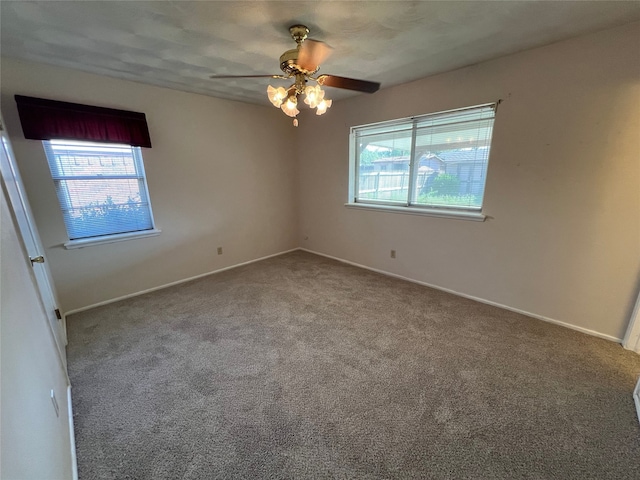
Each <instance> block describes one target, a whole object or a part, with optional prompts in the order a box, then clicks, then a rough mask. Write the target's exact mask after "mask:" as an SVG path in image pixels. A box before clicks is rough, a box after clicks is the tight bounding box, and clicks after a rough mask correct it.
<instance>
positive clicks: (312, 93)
mask: <svg viewBox="0 0 640 480" xmlns="http://www.w3.org/2000/svg"><path fill="white" fill-rule="evenodd" d="M306 78H309V77H306ZM306 78H305V76H304V75H296V82H295V83H294V84H293V85H291V86H290V87H289V88H288V89H285V88H283V87H279V88H275V87H272V86H271V85H269V86H268V87H267V96H268V97H269V101H270V102H271V103H272V104H273V106H274V107H276V108H280V109H281V110H282V111H283V112H284V113H285V115H288V116H290V117H293V125H294V126H296V127H297V126H298V119H297V118H296V116H297V115H298V114H299V113H300V110H298V96H300V95H304V103H306V104H307V105H309V107H310V108H315V109H316V115H323V114H324V113H326V111H327V109H328V108H329V107H331V104H332V103H333V101H332V100H329V99H327V98H324V90H322V88H321V87H320V85H315V86H311V85H305V84H306V81H307V80H306ZM312 80H313V79H312Z"/></svg>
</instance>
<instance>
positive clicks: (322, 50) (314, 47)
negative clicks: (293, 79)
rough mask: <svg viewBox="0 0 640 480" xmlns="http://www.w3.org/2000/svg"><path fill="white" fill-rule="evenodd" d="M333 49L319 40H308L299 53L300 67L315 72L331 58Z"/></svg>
mask: <svg viewBox="0 0 640 480" xmlns="http://www.w3.org/2000/svg"><path fill="white" fill-rule="evenodd" d="M332 51H333V48H332V47H330V46H329V45H327V44H326V43H324V42H320V41H318V40H310V39H308V40H306V41H305V42H304V43H303V44H302V46H301V47H300V52H299V53H298V66H299V67H301V68H303V69H304V70H308V71H310V72H314V71H315V70H317V69H318V67H319V66H320V64H321V63H322V62H324V61H325V60H326V59H327V58H329V56H330V55H331V52H332Z"/></svg>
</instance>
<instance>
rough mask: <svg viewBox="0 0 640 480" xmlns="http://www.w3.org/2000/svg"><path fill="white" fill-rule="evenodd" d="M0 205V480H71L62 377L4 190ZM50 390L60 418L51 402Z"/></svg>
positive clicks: (62, 373)
mask: <svg viewBox="0 0 640 480" xmlns="http://www.w3.org/2000/svg"><path fill="white" fill-rule="evenodd" d="M0 203H1V208H2V220H1V223H0V232H1V237H2V238H1V239H0V262H1V265H2V269H1V270H2V275H1V277H0V292H1V294H0V296H1V297H2V298H1V305H2V307H1V308H2V310H1V325H0V329H1V331H2V336H1V340H0V365H1V372H0V392H1V393H0V403H1V404H2V414H1V418H0V445H1V446H2V452H1V453H0V455H1V456H2V461H1V462H0V464H1V466H0V478H2V479H6V480H28V479H34V480H45V479H55V480H62V479H70V478H72V457H71V443H70V432H69V415H68V406H67V376H66V374H65V372H64V369H63V366H62V363H61V362H60V358H59V356H58V354H57V350H56V346H55V344H54V341H53V336H52V334H51V331H50V329H49V326H48V320H47V317H46V314H45V312H44V309H43V306H42V303H41V302H40V299H39V297H38V293H37V290H36V287H35V283H34V282H35V279H34V278H33V274H32V272H31V268H30V266H29V264H28V261H27V256H26V253H25V252H24V251H23V249H22V245H21V243H20V242H19V240H18V235H17V232H16V228H15V225H14V223H13V220H12V218H11V214H10V213H9V208H8V205H7V198H6V196H5V192H4V188H3V190H2V198H1V200H0ZM52 389H53V390H54V392H55V395H56V399H57V401H58V406H59V408H60V410H59V416H56V413H55V410H54V408H53V404H52V402H51V398H50V391H51V390H52Z"/></svg>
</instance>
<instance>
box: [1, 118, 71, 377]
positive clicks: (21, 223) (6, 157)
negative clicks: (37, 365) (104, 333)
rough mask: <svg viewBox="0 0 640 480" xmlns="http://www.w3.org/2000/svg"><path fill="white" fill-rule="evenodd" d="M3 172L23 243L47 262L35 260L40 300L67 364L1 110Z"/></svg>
mask: <svg viewBox="0 0 640 480" xmlns="http://www.w3.org/2000/svg"><path fill="white" fill-rule="evenodd" d="M0 175H1V176H2V181H3V184H4V186H5V188H6V190H7V197H8V201H9V208H10V209H11V211H12V212H13V215H14V216H15V219H16V226H17V227H18V231H19V234H20V236H21V237H22V241H23V244H24V246H25V249H26V251H27V255H28V256H29V257H30V258H35V257H38V256H42V257H43V258H44V263H33V262H32V267H33V273H34V276H35V279H36V285H37V287H38V291H39V294H40V300H41V301H42V304H43V306H44V309H45V312H46V313H47V318H48V320H49V322H48V323H49V327H50V329H51V334H52V335H53V339H54V341H55V344H56V346H57V347H58V348H57V350H58V354H59V356H60V359H61V360H62V364H63V365H64V366H65V368H66V365H67V355H66V351H65V347H66V345H67V329H66V322H65V319H64V315H63V314H62V313H61V312H60V310H59V309H58V305H59V304H60V303H59V302H58V296H57V293H56V290H55V286H54V284H53V280H52V276H51V271H50V270H49V266H48V263H47V260H46V257H45V255H44V252H45V250H44V248H43V247H42V242H41V240H40V235H39V233H38V228H37V227H36V224H35V221H34V219H33V213H32V211H31V207H30V205H29V200H28V199H27V196H26V193H25V189H24V184H23V183H22V179H21V177H20V171H19V169H18V165H17V164H16V160H15V156H14V154H13V149H12V148H11V141H10V139H9V135H8V134H7V131H6V130H5V128H4V121H3V118H2V114H1V113H0Z"/></svg>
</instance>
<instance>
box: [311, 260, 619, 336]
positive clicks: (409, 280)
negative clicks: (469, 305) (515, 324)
mask: <svg viewBox="0 0 640 480" xmlns="http://www.w3.org/2000/svg"><path fill="white" fill-rule="evenodd" d="M300 250H304V251H305V252H309V253H313V254H315V255H320V256H322V257H327V258H330V259H332V260H337V261H338V262H342V263H347V264H349V265H353V266H354V267H359V268H364V269H366V270H371V271H372V272H376V273H381V274H383V275H387V276H389V277H394V278H399V279H401V280H406V281H408V282H412V283H417V284H418V285H423V286H425V287H429V288H435V289H436V290H441V291H443V292H447V293H452V294H454V295H457V296H459V297H464V298H468V299H470V300H475V301H476V302H480V303H485V304H487V305H492V306H494V307H499V308H503V309H505V310H509V311H511V312H515V313H520V314H522V315H526V316H528V317H532V318H535V319H538V320H542V321H544V322H549V323H553V324H556V325H561V326H563V327H566V328H570V329H571V330H577V331H578V332H582V333H586V334H587V335H592V336H594V337H599V338H603V339H605V340H609V341H611V342H616V343H620V342H622V339H621V338H617V337H614V336H612V335H606V334H604V333H600V332H596V331H595V330H589V329H588V328H584V327H579V326H577V325H572V324H570V323H566V322H562V321H560V320H555V319H553V318H549V317H545V316H542V315H538V314H536V313H531V312H527V311H525V310H521V309H519V308H513V307H509V306H508V305H503V304H501V303H497V302H493V301H491V300H486V299H484V298H479V297H474V296H472V295H467V294H465V293H460V292H456V291H455V290H451V289H449V288H444V287H440V286H438V285H433V284H431V283H427V282H423V281H420V280H415V279H413V278H409V277H404V276H402V275H398V274H396V273H391V272H387V271H386V270H380V269H378V268H373V267H368V266H366V265H361V264H359V263H355V262H351V261H349V260H345V259H343V258H338V257H334V256H332V255H327V254H325V253H320V252H316V251H313V250H309V249H307V248H300Z"/></svg>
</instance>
